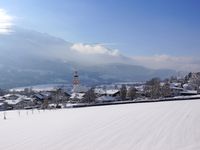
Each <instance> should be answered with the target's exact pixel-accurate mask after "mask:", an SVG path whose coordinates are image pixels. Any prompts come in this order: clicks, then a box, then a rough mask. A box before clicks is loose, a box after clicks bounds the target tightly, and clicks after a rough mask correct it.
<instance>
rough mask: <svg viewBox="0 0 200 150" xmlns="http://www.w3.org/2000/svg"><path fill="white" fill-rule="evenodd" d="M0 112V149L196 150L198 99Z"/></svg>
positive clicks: (199, 123)
mask: <svg viewBox="0 0 200 150" xmlns="http://www.w3.org/2000/svg"><path fill="white" fill-rule="evenodd" d="M7 118H8V119H7V120H3V113H2V112H0V150H68V149H69V150H112V149H113V150H199V149H200V100H189V101H176V102H161V103H144V104H127V105H115V106H101V107H88V108H77V109H63V110H54V111H45V112H43V111H40V113H39V112H38V111H37V110H35V111H34V113H33V114H32V112H31V111H30V110H29V112H28V115H27V111H21V113H20V117H19V114H18V111H11V112H7Z"/></svg>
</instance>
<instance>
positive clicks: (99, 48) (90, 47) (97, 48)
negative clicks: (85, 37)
mask: <svg viewBox="0 0 200 150" xmlns="http://www.w3.org/2000/svg"><path fill="white" fill-rule="evenodd" d="M71 50H73V51H76V52H79V53H82V54H105V55H111V56H118V55H119V51H118V50H111V49H108V48H106V47H104V46H103V45H101V44H83V43H75V44H73V45H72V46H71Z"/></svg>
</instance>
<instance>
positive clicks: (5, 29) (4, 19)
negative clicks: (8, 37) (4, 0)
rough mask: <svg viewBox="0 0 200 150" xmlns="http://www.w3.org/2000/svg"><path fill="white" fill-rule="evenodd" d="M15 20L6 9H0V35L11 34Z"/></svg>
mask: <svg viewBox="0 0 200 150" xmlns="http://www.w3.org/2000/svg"><path fill="white" fill-rule="evenodd" d="M12 21H13V18H12V17H11V16H10V15H8V13H7V12H6V11H5V10H4V9H0V34H8V33H10V32H11V27H12V25H13V23H12Z"/></svg>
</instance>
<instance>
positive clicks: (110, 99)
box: [96, 96, 116, 102]
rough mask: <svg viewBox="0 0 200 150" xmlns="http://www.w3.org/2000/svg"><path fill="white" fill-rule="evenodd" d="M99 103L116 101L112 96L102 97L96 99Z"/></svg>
mask: <svg viewBox="0 0 200 150" xmlns="http://www.w3.org/2000/svg"><path fill="white" fill-rule="evenodd" d="M96 101H97V102H111V101H116V98H115V97H112V96H101V97H98V98H97V99H96Z"/></svg>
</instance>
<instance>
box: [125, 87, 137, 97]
mask: <svg viewBox="0 0 200 150" xmlns="http://www.w3.org/2000/svg"><path fill="white" fill-rule="evenodd" d="M136 91H137V90H136V88H135V87H134V86H131V87H130V88H129V89H128V93H127V95H128V97H130V99H131V100H133V99H134V98H135V97H136Z"/></svg>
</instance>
